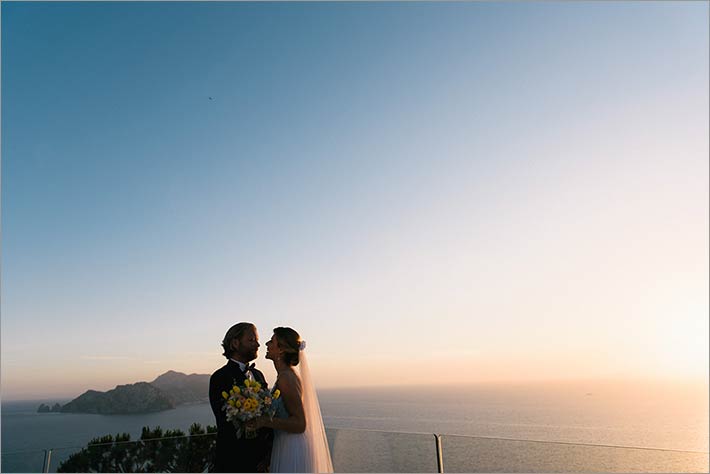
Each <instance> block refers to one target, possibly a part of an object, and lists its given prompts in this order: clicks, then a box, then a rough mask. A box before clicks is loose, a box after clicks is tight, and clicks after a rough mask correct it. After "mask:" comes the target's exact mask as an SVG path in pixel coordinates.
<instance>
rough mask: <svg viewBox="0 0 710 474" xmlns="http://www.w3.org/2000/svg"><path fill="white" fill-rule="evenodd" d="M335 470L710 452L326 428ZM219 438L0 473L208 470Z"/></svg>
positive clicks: (513, 465) (623, 466)
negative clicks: (216, 440)
mask: <svg viewBox="0 0 710 474" xmlns="http://www.w3.org/2000/svg"><path fill="white" fill-rule="evenodd" d="M326 434H327V437H328V443H329V445H330V452H331V456H332V458H333V466H334V468H335V471H336V472H511V473H513V472H515V473H517V472H668V473H671V472H708V468H709V466H708V453H706V452H693V451H674V450H668V449H652V448H634V447H623V446H601V445H591V444H575V443H561V442H548V441H531V440H517V439H504V438H488V437H475V436H460V435H434V434H428V433H406V432H389V431H372V430H356V429H342V428H326ZM214 443H215V435H214V434H203V435H192V436H179V437H166V438H156V439H147V440H140V441H120V442H115V441H114V442H110V443H100V444H93V445H90V446H83V447H62V448H53V449H47V450H41V451H24V452H19V451H18V452H13V453H2V456H1V464H0V469H1V470H2V472H207V471H208V470H210V467H211V466H210V463H211V462H212V453H213V452H214Z"/></svg>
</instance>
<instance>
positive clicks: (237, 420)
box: [222, 379, 281, 439]
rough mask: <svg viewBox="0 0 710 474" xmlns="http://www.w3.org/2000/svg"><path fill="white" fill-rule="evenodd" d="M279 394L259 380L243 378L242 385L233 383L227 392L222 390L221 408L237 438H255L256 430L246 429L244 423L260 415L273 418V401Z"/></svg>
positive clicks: (274, 411)
mask: <svg viewBox="0 0 710 474" xmlns="http://www.w3.org/2000/svg"><path fill="white" fill-rule="evenodd" d="M280 395H281V394H280V393H279V391H278V390H274V393H271V392H270V391H269V390H268V389H266V388H262V387H261V384H260V383H259V382H256V381H253V380H249V379H247V380H245V381H244V385H242V386H238V385H237V384H236V383H235V384H234V386H233V387H232V388H231V390H230V391H229V393H227V392H222V398H224V406H223V407H222V410H224V411H225V412H226V414H227V421H230V422H232V423H233V424H234V427H235V428H236V429H237V438H241V437H242V435H244V437H245V438H247V439H253V438H256V431H254V430H249V429H247V427H246V423H247V422H248V421H250V420H253V419H255V418H258V417H260V416H262V415H268V416H269V417H271V418H273V416H274V414H275V413H276V410H275V408H274V406H273V401H274V400H276V399H277V398H279V396H280Z"/></svg>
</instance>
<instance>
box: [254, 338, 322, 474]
mask: <svg viewBox="0 0 710 474" xmlns="http://www.w3.org/2000/svg"><path fill="white" fill-rule="evenodd" d="M305 348H306V342H305V341H301V337H300V336H299V335H298V333H297V332H296V331H294V330H293V329H291V328H285V327H278V328H275V329H274V334H273V336H271V340H270V341H269V342H267V343H266V358H267V359H271V360H272V361H273V363H274V368H275V369H276V372H277V374H278V376H277V379H276V383H275V384H274V391H276V390H277V389H278V390H279V391H280V392H281V395H280V397H279V398H277V399H276V400H274V402H273V403H274V407H275V408H276V415H275V416H274V418H273V419H270V418H269V417H266V416H262V417H260V418H257V419H256V420H254V421H253V422H252V423H251V426H252V427H253V428H261V427H267V428H273V429H274V446H273V449H272V451H271V467H270V471H271V472H312V473H319V472H326V473H330V472H333V462H332V461H331V459H330V449H329V448H328V440H327V439H326V437H325V427H324V426H323V417H322V416H321V412H320V405H319V404H318V397H317V395H316V391H315V388H314V387H313V382H312V381H311V375H310V370H309V368H308V362H307V360H306V354H305V352H304V349H305ZM296 367H298V370H296V369H295V368H296Z"/></svg>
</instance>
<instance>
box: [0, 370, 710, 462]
mask: <svg viewBox="0 0 710 474" xmlns="http://www.w3.org/2000/svg"><path fill="white" fill-rule="evenodd" d="M653 387H654V386H651V385H648V386H635V385H634V384H616V385H612V384H599V383H596V384H595V383H566V384H557V385H554V386H553V385H541V384H534V383H531V384H517V385H504V386H501V385H496V384H487V385H478V386H460V387H438V386H434V387H380V388H361V389H323V390H319V398H320V402H321V411H322V413H323V418H324V422H325V425H326V428H327V429H328V431H329V438H331V442H332V443H333V444H332V446H331V448H332V449H333V450H334V457H335V456H336V454H337V456H338V459H340V462H341V464H343V463H349V464H348V466H350V468H349V470H358V469H359V468H358V467H357V466H358V465H357V464H353V463H357V462H359V461H358V459H357V456H355V455H354V454H353V451H354V450H357V449H359V450H366V451H373V452H374V451H377V450H379V449H380V448H381V446H388V449H387V450H386V451H385V452H381V453H379V457H380V458H381V461H380V464H377V465H372V469H373V470H377V469H383V468H386V470H396V469H397V467H396V466H394V465H393V466H390V465H389V464H382V462H385V463H386V462H392V461H391V460H392V459H397V456H399V455H398V454H397V453H395V452H393V451H392V450H393V449H394V448H393V447H394V446H397V448H396V450H395V451H397V452H399V453H400V454H401V453H404V452H409V451H411V453H410V455H409V456H408V457H407V456H405V458H406V459H413V457H415V454H416V455H421V453H422V452H423V453H424V455H425V458H426V459H425V460H424V461H421V460H420V462H418V464H417V465H416V466H414V467H417V466H423V465H424V466H427V468H426V469H424V471H427V470H432V469H436V461H435V455H434V448H433V441H431V440H433V436H431V435H432V434H434V433H437V434H441V435H445V440H448V441H445V443H444V446H445V449H444V450H445V451H446V446H447V444H446V443H447V442H448V446H450V447H451V448H450V450H451V452H453V451H454V444H455V442H456V443H459V444H460V443H462V442H464V443H465V444H466V445H470V446H472V445H473V443H474V442H478V443H480V442H484V441H485V442H487V443H488V444H490V443H491V442H493V440H496V439H498V440H501V441H498V442H502V441H504V440H530V441H535V442H547V443H572V444H579V445H598V446H625V447H634V448H644V449H648V448H652V449H661V450H678V451H693V452H700V453H707V452H708V404H707V402H708V390H707V386H705V387H703V386H702V385H700V386H697V387H689V386H677V387H673V386H665V387H662V386H659V385H656V386H655V390H654V388H653ZM63 401H64V402H66V401H67V400H63ZM43 402H44V403H54V402H60V403H61V402H62V400H44V401H40V400H31V401H7V402H5V401H3V402H2V453H3V456H2V457H3V468H2V470H3V471H4V472H21V471H28V472H37V471H39V470H40V469H41V467H42V462H43V459H44V452H43V450H44V449H49V448H52V449H53V460H54V461H53V462H54V465H53V466H51V467H52V468H53V469H54V470H56V467H57V465H58V463H59V462H60V460H61V459H66V457H68V455H69V454H70V453H72V452H75V451H77V450H78V449H80V448H81V447H83V446H85V445H86V443H87V442H88V441H89V440H90V439H92V438H94V437H99V436H102V435H106V434H114V435H115V434H117V433H129V434H130V435H131V439H132V440H135V439H138V438H139V437H140V432H141V429H142V428H143V427H144V426H150V427H151V428H155V427H156V426H160V427H162V428H163V429H181V430H183V431H187V430H188V428H189V426H190V425H191V424H192V423H195V422H196V423H200V424H201V425H203V426H206V425H214V416H213V415H212V412H211V409H210V407H209V404H207V403H198V404H192V405H181V406H178V407H177V408H175V409H172V410H166V411H162V412H157V413H149V414H141V415H91V414H73V413H44V414H41V413H36V410H37V407H38V405H39V403H43ZM388 433H389V434H388ZM397 433H411V434H400V435H398V434H397ZM383 436H384V437H385V438H387V439H385V438H382V437H383ZM392 437H394V438H395V439H394V441H393V440H390V439H389V438H392ZM469 437H470V438H469ZM380 438H382V439H381V440H380V441H379V442H377V443H376V445H372V446H369V445H368V444H367V443H368V442H374V441H373V440H375V439H380ZM410 438H411V439H410ZM338 439H341V440H344V439H347V442H346V441H342V442H340V443H337V440H338ZM368 439H369V441H368ZM487 439H490V440H491V441H487ZM506 442H507V445H506V446H503V447H500V448H495V449H496V451H495V453H498V452H500V450H501V449H509V448H511V446H510V445H511V443H513V441H506ZM356 446H360V448H356ZM470 446H469V447H468V448H467V447H466V446H462V447H459V448H458V451H459V452H460V455H459V458H460V460H459V461H458V465H460V466H462V471H463V472H465V471H466V470H467V469H465V466H466V464H465V462H467V461H465V460H466V459H467V458H468V456H469V455H468V454H465V453H466V452H468V451H467V449H468V450H469V451H470V449H469V448H470ZM550 446H552V445H550ZM471 449H472V448H471ZM477 449H478V452H479V455H481V454H480V453H481V447H478V448H477ZM486 449H487V448H486ZM515 449H516V450H517V449H519V448H515ZM520 449H522V448H520ZM546 449H547V448H546ZM408 450H409V451H408ZM629 452H630V451H629ZM12 453H18V454H12ZM451 457H452V456H451V455H450V456H449V459H450V461H451V462H450V463H449V466H450V467H451V466H453V465H456V464H457V461H456V459H453V460H452V459H451ZM494 457H497V455H494ZM585 457H588V455H585ZM531 459H532V458H531ZM334 462H336V469H338V466H337V460H336V461H334ZM521 462H522V463H523V464H522V465H523V466H525V464H524V463H525V460H522V461H521ZM568 462H572V461H568ZM575 462H576V461H575ZM432 466H433V468H432ZM411 468H412V466H410V468H409V469H411ZM362 469H363V471H362V472H365V470H367V469H365V468H362ZM341 470H342V469H341ZM417 470H418V469H417Z"/></svg>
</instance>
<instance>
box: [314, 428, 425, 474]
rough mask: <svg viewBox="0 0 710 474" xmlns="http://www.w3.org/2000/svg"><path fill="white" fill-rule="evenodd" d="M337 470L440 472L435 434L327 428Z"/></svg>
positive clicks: (334, 465)
mask: <svg viewBox="0 0 710 474" xmlns="http://www.w3.org/2000/svg"><path fill="white" fill-rule="evenodd" d="M326 435H327V436H328V444H329V446H330V455H331V457H332V459H333V468H334V469H335V471H337V472H437V464H436V449H434V436H433V435H431V434H425V433H397V432H388V431H364V430H350V429H340V428H339V429H331V428H326Z"/></svg>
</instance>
